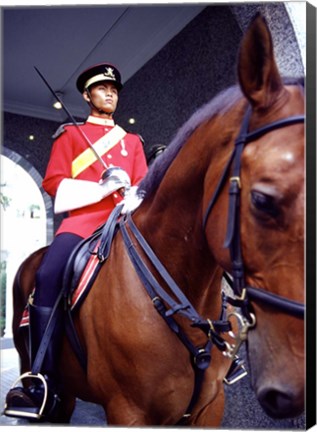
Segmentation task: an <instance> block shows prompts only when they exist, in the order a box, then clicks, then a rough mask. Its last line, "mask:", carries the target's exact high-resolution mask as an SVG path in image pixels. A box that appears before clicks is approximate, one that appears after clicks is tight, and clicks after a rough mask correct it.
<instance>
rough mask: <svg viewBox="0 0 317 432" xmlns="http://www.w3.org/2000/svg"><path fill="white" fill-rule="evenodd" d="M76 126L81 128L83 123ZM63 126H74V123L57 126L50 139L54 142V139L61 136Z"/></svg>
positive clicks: (63, 129)
mask: <svg viewBox="0 0 317 432" xmlns="http://www.w3.org/2000/svg"><path fill="white" fill-rule="evenodd" d="M76 124H77V125H78V126H81V125H83V124H85V122H81V123H78V122H77V123H76ZM65 126H75V125H74V123H63V124H62V125H60V126H59V128H58V129H57V131H56V132H55V133H54V135H52V138H53V139H54V140H55V139H56V138H58V137H59V136H60V135H62V133H64V132H65Z"/></svg>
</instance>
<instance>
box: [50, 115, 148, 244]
mask: <svg viewBox="0 0 317 432" xmlns="http://www.w3.org/2000/svg"><path fill="white" fill-rule="evenodd" d="M113 126H114V123H113V122H111V121H110V122H109V120H106V121H104V120H103V119H100V118H97V117H92V116H89V117H88V119H87V121H86V123H85V124H83V125H80V128H81V129H82V131H83V132H84V133H85V135H86V136H87V137H88V139H89V140H90V142H91V143H92V144H93V143H95V142H96V141H97V140H98V139H99V138H101V137H102V136H103V135H105V134H106V133H107V132H108V131H110V130H111V129H112V128H113ZM63 129H64V132H62V134H60V135H59V136H58V137H57V139H56V140H55V142H54V144H53V148H52V152H51V156H50V160H49V163H48V166H47V170H46V174H45V178H44V180H43V188H44V189H45V191H46V192H47V193H48V194H49V195H51V196H55V195H56V191H57V188H58V186H59V184H60V182H61V181H62V180H63V179H64V178H72V162H73V160H74V159H75V158H76V157H77V156H79V155H80V154H81V153H82V152H84V151H85V150H86V149H87V147H88V144H87V143H86V142H85V140H84V139H83V137H82V135H81V134H80V132H79V131H78V130H77V128H76V127H75V126H73V125H65V126H64V127H63ZM123 146H124V147H123ZM123 148H125V150H126V152H127V153H128V154H127V156H124V155H125V151H123V152H122V150H123ZM122 153H123V154H122ZM102 158H103V159H104V160H105V162H106V164H107V166H118V167H120V168H122V169H124V170H125V171H126V172H127V173H128V175H129V176H130V179H131V184H132V185H137V184H138V183H139V182H140V180H141V179H142V178H143V177H144V176H145V174H146V172H147V164H146V159H145V155H144V151H143V146H142V143H141V141H140V139H139V137H138V136H137V135H134V134H130V133H128V134H127V135H125V137H124V139H123V143H121V142H120V141H119V143H118V144H117V145H115V146H114V147H113V148H112V149H110V150H109V151H108V152H107V153H106V154H105V155H103V156H102ZM104 169H105V168H104V167H103V166H102V164H101V163H100V161H98V160H96V161H95V162H93V163H92V164H91V165H90V166H89V167H87V168H86V169H85V170H84V171H82V172H81V173H80V174H78V175H77V176H76V178H77V179H82V180H90V181H96V182H98V181H99V180H100V178H101V174H102V172H103V171H104ZM121 200H122V198H121V197H120V196H119V195H118V194H117V193H114V194H112V195H110V196H108V197H106V198H104V199H103V200H102V201H100V202H98V203H95V204H91V205H88V206H86V207H82V208H79V209H75V210H72V211H70V212H69V214H68V217H67V218H65V219H64V220H63V221H62V223H61V225H60V227H59V229H58V231H57V233H56V234H60V233H63V232H68V233H73V234H77V235H80V236H82V237H88V236H89V235H90V234H92V233H93V232H94V231H95V230H96V229H97V228H98V227H99V226H100V225H102V224H103V223H105V221H106V220H107V218H108V217H109V215H110V213H111V211H112V210H113V209H114V207H115V206H116V204H118V203H119V202H120V201H121Z"/></svg>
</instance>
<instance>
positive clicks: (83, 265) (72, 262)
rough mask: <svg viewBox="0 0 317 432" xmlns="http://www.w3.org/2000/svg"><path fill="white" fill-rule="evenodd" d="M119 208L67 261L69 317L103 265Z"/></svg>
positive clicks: (24, 320)
mask: <svg viewBox="0 0 317 432" xmlns="http://www.w3.org/2000/svg"><path fill="white" fill-rule="evenodd" d="M122 207H123V206H122V205H118V206H117V207H115V209H114V210H113V211H112V213H111V215H110V217H109V218H108V220H107V222H106V223H105V224H104V225H102V226H101V227H99V228H98V229H97V230H96V231H95V232H94V233H93V234H92V235H91V236H90V237H87V238H86V239H84V240H82V241H81V242H80V243H79V244H78V246H76V247H75V249H74V250H73V252H72V254H71V256H70V257H69V259H68V261H67V264H66V268H65V271H64V277H63V287H62V292H63V296H64V299H65V301H66V302H67V306H68V309H69V310H70V311H71V313H72V314H73V313H74V312H75V311H76V310H78V309H79V308H80V306H81V305H82V303H83V301H84V300H85V298H86V297H87V294H88V293H89V291H90V289H91V287H92V285H93V283H94V281H95V280H96V277H97V276H98V273H99V271H100V269H101V267H102V265H103V264H104V262H105V261H106V260H107V258H108V257H109V254H110V250H111V244H112V241H113V239H114V237H115V235H116V233H117V231H118V227H119V226H118V221H119V219H120V214H121V211H122ZM28 325H29V314H28V308H27V306H26V308H25V310H24V313H23V316H22V319H21V322H20V327H24V326H28Z"/></svg>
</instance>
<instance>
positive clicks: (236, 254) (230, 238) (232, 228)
mask: <svg viewBox="0 0 317 432" xmlns="http://www.w3.org/2000/svg"><path fill="white" fill-rule="evenodd" d="M250 116H251V107H250V106H249V107H248V109H247V111H246V113H245V115H244V118H243V121H242V125H241V129H240V133H239V135H238V137H237V138H236V140H235V146H234V150H233V152H232V154H231V156H230V158H229V161H228V163H227V165H226V167H225V169H224V171H223V174H222V176H221V178H220V181H219V183H218V185H217V187H216V189H215V192H214V194H213V196H212V198H211V200H210V202H209V204H208V206H207V210H206V213H205V215H204V218H203V228H204V229H205V228H206V224H207V220H208V217H209V215H210V212H211V210H212V208H213V206H214V204H215V202H216V200H217V198H218V196H219V193H220V191H221V189H222V187H223V185H224V183H225V180H226V178H227V175H228V172H229V168H230V167H231V165H232V174H231V177H230V187H229V211H228V222H227V234H226V239H225V243H224V247H225V248H229V250H230V256H231V275H232V280H231V278H229V277H226V280H227V281H228V283H229V284H230V286H231V288H232V289H233V292H234V294H235V298H234V299H232V298H230V297H227V301H228V302H229V303H230V304H232V305H234V306H236V307H240V308H241V309H242V312H243V315H244V317H245V318H246V319H247V320H248V321H249V322H250V321H252V320H254V317H252V316H251V315H252V314H250V306H251V305H250V300H258V301H260V302H262V303H265V304H267V305H268V306H271V307H274V308H276V309H279V310H280V311H282V312H284V313H287V314H289V315H292V316H295V317H297V318H301V319H304V313H305V305H304V304H302V303H298V302H296V301H293V300H289V299H288V298H286V297H282V296H279V295H277V294H273V293H270V292H267V291H264V290H262V289H261V288H258V287H252V286H246V285H245V281H244V268H243V260H242V252H241V239H240V212H239V210H240V191H241V181H240V170H241V156H242V152H243V150H244V147H245V145H246V144H247V143H249V142H251V141H254V140H256V139H258V138H260V137H261V136H262V135H265V134H266V133H268V132H271V131H273V130H275V129H280V128H282V127H286V126H291V125H294V124H297V123H303V122H304V121H305V116H304V115H298V116H291V117H287V118H285V119H282V120H278V121H275V122H273V123H269V124H267V125H265V126H263V127H260V128H258V129H256V130H254V131H252V132H248V127H249V120H250Z"/></svg>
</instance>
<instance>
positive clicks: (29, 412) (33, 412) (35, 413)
mask: <svg viewBox="0 0 317 432" xmlns="http://www.w3.org/2000/svg"><path fill="white" fill-rule="evenodd" d="M25 378H32V379H38V380H40V381H41V383H42V384H43V388H44V396H43V401H42V404H41V406H40V407H39V408H38V407H36V406H34V407H15V408H14V407H13V408H9V407H8V406H7V403H5V406H4V410H3V414H4V415H6V416H8V417H19V418H26V419H32V418H33V419H36V420H41V419H42V417H43V411H44V408H45V405H46V402H47V398H48V386H47V382H46V380H45V378H44V376H43V375H42V374H40V373H37V374H33V373H32V372H26V373H24V374H22V375H21V376H20V377H19V378H18V379H17V380H16V381H15V382H14V383H13V385H12V387H11V389H10V390H9V392H10V391H11V390H13V389H14V388H15V387H16V385H17V383H18V382H19V381H22V380H23V379H25ZM9 392H8V393H9Z"/></svg>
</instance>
